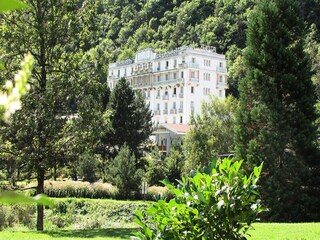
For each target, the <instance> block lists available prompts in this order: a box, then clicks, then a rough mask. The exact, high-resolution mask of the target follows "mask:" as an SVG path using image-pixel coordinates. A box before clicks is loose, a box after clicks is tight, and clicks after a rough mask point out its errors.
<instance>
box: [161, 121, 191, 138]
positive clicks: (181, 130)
mask: <svg viewBox="0 0 320 240" xmlns="http://www.w3.org/2000/svg"><path fill="white" fill-rule="evenodd" d="M160 126H163V127H164V128H167V129H168V130H170V131H172V132H174V133H176V134H183V135H184V134H186V133H187V132H188V131H189V130H190V128H191V127H190V126H189V125H188V124H174V123H161V124H160Z"/></svg>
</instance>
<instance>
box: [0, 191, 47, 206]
mask: <svg viewBox="0 0 320 240" xmlns="http://www.w3.org/2000/svg"><path fill="white" fill-rule="evenodd" d="M0 203H9V204H42V205H44V206H49V207H52V206H53V201H52V200H51V199H50V198H48V197H47V196H45V195H44V194H39V195H37V196H35V197H27V196H25V195H22V194H19V193H16V192H1V193H0Z"/></svg>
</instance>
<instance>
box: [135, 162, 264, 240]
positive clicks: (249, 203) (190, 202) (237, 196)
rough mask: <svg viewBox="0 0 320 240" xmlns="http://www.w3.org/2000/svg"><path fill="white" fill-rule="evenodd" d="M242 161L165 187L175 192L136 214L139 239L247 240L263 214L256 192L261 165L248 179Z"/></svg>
mask: <svg viewBox="0 0 320 240" xmlns="http://www.w3.org/2000/svg"><path fill="white" fill-rule="evenodd" d="M241 164H242V161H237V162H234V163H232V162H231V160H229V159H224V160H223V161H222V163H220V164H218V165H216V164H212V165H214V167H212V168H211V173H210V174H206V173H200V172H197V173H196V174H195V175H194V176H193V177H189V178H183V179H182V181H180V182H179V183H180V186H178V187H174V186H173V185H172V184H170V183H168V182H167V183H165V185H166V186H167V187H168V188H169V189H170V190H171V191H172V192H173V193H174V195H175V198H174V199H171V200H170V201H169V202H166V201H164V200H159V201H158V202H157V203H156V204H154V205H153V206H151V207H150V208H149V209H148V210H147V211H146V213H145V214H142V211H137V213H136V219H135V222H136V223H137V224H138V225H139V227H140V230H139V232H137V233H135V235H136V236H137V237H138V239H246V237H245V234H246V232H247V230H248V229H249V227H250V225H251V224H252V223H253V222H254V221H255V220H256V218H257V214H259V213H260V212H262V211H263V209H262V207H261V205H260V201H259V195H258V193H257V191H256V188H257V185H256V183H257V181H258V179H259V176H260V173H261V169H262V165H261V166H260V167H255V168H254V171H253V173H251V175H250V176H249V177H247V176H243V174H242V173H241V171H240V167H241Z"/></svg>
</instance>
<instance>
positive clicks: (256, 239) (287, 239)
mask: <svg viewBox="0 0 320 240" xmlns="http://www.w3.org/2000/svg"><path fill="white" fill-rule="evenodd" d="M254 227H255V230H251V231H250V233H251V235H252V236H251V237H250V238H248V239H249V240H319V239H320V223H299V224H290V223H257V224H255V225H254ZM131 232H132V229H130V228H110V229H96V230H60V231H48V232H44V233H37V232H35V231H25V232H23V231H20V232H9V231H4V232H0V240H7V239H9V240H21V239H22V240H47V239H55V240H67V239H70V240H86V239H87V240H90V239H93V240H102V239H103V240H113V239H129V238H130V235H131V234H130V233H131Z"/></svg>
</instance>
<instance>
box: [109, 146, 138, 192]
mask: <svg viewBox="0 0 320 240" xmlns="http://www.w3.org/2000/svg"><path fill="white" fill-rule="evenodd" d="M110 175H111V176H112V178H111V181H112V183H114V184H115V185H116V186H117V188H118V194H119V196H120V197H123V198H130V196H131V193H132V192H133V193H139V187H140V185H141V181H142V178H143V175H144V171H143V170H142V169H138V168H137V162H136V158H135V156H134V155H133V154H132V153H131V151H130V149H129V147H128V146H127V145H126V144H125V145H124V146H123V147H122V148H121V149H120V151H119V154H118V155H117V156H116V157H115V158H114V159H113V161H112V164H111V167H110Z"/></svg>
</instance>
